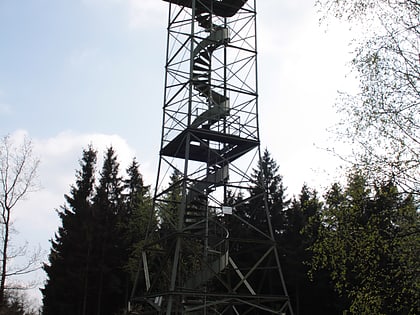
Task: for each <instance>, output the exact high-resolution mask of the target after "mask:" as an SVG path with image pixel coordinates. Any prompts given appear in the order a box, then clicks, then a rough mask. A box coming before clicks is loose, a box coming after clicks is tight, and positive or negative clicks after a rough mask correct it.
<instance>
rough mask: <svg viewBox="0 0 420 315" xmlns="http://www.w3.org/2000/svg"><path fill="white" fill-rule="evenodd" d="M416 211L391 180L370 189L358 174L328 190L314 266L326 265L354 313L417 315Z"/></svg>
mask: <svg viewBox="0 0 420 315" xmlns="http://www.w3.org/2000/svg"><path fill="white" fill-rule="evenodd" d="M418 225H419V220H418V213H417V210H416V207H415V204H414V202H413V199H412V198H411V196H404V195H401V194H399V193H398V190H397V188H396V186H395V185H394V184H393V183H388V184H385V185H380V186H378V187H376V188H374V190H373V191H371V189H369V187H368V185H367V183H366V179H365V178H364V177H363V176H361V175H360V174H357V173H356V174H352V175H351V176H350V177H349V182H348V185H347V187H345V188H341V187H340V186H339V185H338V184H334V185H333V186H332V188H331V189H330V190H329V191H328V193H327V195H326V205H325V208H324V210H323V213H322V224H321V225H320V226H319V230H318V233H319V235H318V238H317V240H316V241H315V243H314V244H313V246H312V247H311V249H312V251H313V253H314V256H313V259H312V271H316V270H327V271H328V272H329V273H330V276H331V278H332V280H333V282H334V285H335V288H336V290H337V291H338V292H339V293H340V294H341V295H343V296H344V297H346V298H347V299H348V300H349V301H350V304H349V307H348V311H349V312H350V313H352V314H416V312H417V301H418V292H419V291H418V290H419V279H418V270H419V266H418V261H417V259H418V257H419V241H420V239H419V236H418Z"/></svg>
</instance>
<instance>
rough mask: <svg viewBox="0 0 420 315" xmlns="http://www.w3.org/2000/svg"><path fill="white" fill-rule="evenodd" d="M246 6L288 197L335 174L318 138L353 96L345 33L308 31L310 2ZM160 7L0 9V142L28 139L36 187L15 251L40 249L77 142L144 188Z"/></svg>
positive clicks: (52, 2)
mask: <svg viewBox="0 0 420 315" xmlns="http://www.w3.org/2000/svg"><path fill="white" fill-rule="evenodd" d="M257 5H258V8H257V11H258V48H259V55H258V56H259V59H258V62H259V63H258V65H259V69H258V72H259V86H260V90H259V95H260V99H259V106H260V126H261V130H260V131H261V139H262V146H263V147H267V148H268V149H269V150H270V151H271V152H272V154H273V157H274V158H275V159H276V160H277V162H278V164H279V165H280V173H281V174H282V175H283V177H284V183H285V185H286V186H288V194H289V196H291V195H293V194H297V193H298V192H299V190H300V188H301V186H302V184H303V183H304V182H307V183H308V184H309V185H310V186H312V187H314V188H317V189H318V190H321V188H322V187H323V186H325V185H327V184H328V183H330V182H331V181H332V180H333V179H334V174H335V168H336V167H337V166H338V165H339V162H338V161H337V160H335V159H334V158H333V157H332V156H331V155H329V154H328V153H326V152H325V151H324V150H322V149H319V148H320V147H321V148H325V147H333V146H338V144H337V143H334V142H332V139H331V135H330V134H329V133H328V132H327V131H326V129H327V128H330V127H332V126H333V125H335V124H336V123H337V122H338V117H337V115H335V113H334V109H333V104H334V101H335V98H336V96H337V94H336V91H337V90H345V89H349V88H352V87H353V86H354V82H353V81H352V80H350V79H349V78H346V75H347V74H348V72H349V70H348V68H347V67H346V62H348V61H349V59H350V57H349V55H348V53H347V52H348V51H349V50H350V49H349V47H348V46H347V43H348V38H349V37H348V36H349V34H348V33H346V31H345V28H344V27H343V26H341V25H337V24H334V23H332V24H331V25H330V27H329V29H328V31H327V32H326V29H325V28H323V27H319V25H318V18H319V16H317V14H316V10H315V9H314V8H313V1H311V0H283V1H279V0H263V1H259V2H258V3H257ZM167 8H168V4H167V3H166V2H164V1H160V0H26V1H22V0H21V1H19V0H0V122H1V123H0V135H5V134H12V135H13V137H14V138H15V139H19V138H21V137H22V136H23V135H26V136H28V137H30V138H31V139H32V140H33V143H34V146H35V151H36V153H37V155H38V156H39V157H40V159H41V166H40V169H39V175H40V181H41V184H42V187H43V188H42V190H41V191H39V192H37V193H36V194H33V195H31V196H29V199H28V200H26V201H24V202H23V203H22V204H21V205H20V207H19V209H17V211H16V213H15V227H16V230H17V231H19V234H17V235H16V236H15V237H16V242H22V241H23V240H29V244H30V246H37V245H38V244H40V245H41V246H42V248H43V249H44V250H45V251H48V250H49V243H48V239H50V238H51V237H52V236H53V235H54V232H55V231H56V230H57V227H58V224H59V220H58V218H57V215H56V213H55V209H57V208H58V207H59V206H60V205H62V204H63V203H64V198H63V195H64V194H65V193H68V192H69V186H70V185H71V184H72V183H73V182H74V174H75V170H76V169H77V168H78V159H79V158H80V156H81V152H82V148H84V147H86V146H87V145H88V144H89V143H92V144H93V146H94V147H96V148H97V149H98V150H99V152H103V151H104V150H105V148H106V147H107V146H109V145H113V146H114V147H115V148H116V151H117V153H118V154H119V157H120V160H121V162H122V169H124V166H125V165H126V164H127V163H128V161H130V160H131V159H132V157H134V156H136V157H137V159H138V161H139V162H140V164H141V172H142V173H143V174H144V176H145V178H146V181H147V182H148V183H149V184H153V183H154V176H155V174H156V165H157V159H158V150H159V144H160V132H161V131H160V129H161V118H162V112H161V109H162V102H163V78H164V62H165V60H164V58H165V44H166V27H167V26H166V18H167ZM100 163H101V161H100V162H99V164H100ZM36 277H37V279H39V280H40V281H43V279H44V278H43V277H44V276H43V274H42V272H40V273H38V274H37V275H36ZM31 294H34V295H36V296H37V297H38V298H39V296H40V295H39V294H37V293H36V290H34V291H32V293H31Z"/></svg>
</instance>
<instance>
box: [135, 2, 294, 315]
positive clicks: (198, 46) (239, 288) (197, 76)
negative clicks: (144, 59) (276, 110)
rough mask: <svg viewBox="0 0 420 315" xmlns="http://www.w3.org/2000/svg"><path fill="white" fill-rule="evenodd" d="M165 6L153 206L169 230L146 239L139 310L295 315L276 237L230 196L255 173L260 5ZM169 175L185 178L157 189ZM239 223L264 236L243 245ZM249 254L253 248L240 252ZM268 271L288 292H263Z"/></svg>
mask: <svg viewBox="0 0 420 315" xmlns="http://www.w3.org/2000/svg"><path fill="white" fill-rule="evenodd" d="M163 1H165V2H168V3H169V11H170V14H169V19H168V43H167V57H166V67H165V68H166V78H165V81H166V83H165V100H164V119H163V128H162V130H163V131H162V142H161V149H160V162H159V171H158V176H157V182H156V187H157V188H156V191H155V196H154V207H153V209H154V213H155V214H154V215H156V218H157V220H158V221H159V220H160V221H161V224H162V226H163V224H166V225H165V232H161V231H160V230H153V231H150V232H149V234H148V237H147V239H146V241H145V245H144V247H143V251H142V259H141V261H140V267H139V275H138V279H140V280H139V282H142V283H143V284H144V289H140V290H139V292H141V293H140V294H138V293H137V290H138V287H139V286H140V284H138V283H136V284H135V285H134V288H133V292H132V298H131V305H130V309H131V314H167V315H171V314H188V315H201V314H229V315H230V314H234V315H237V314H287V315H289V314H291V315H292V314H293V312H292V310H291V307H290V302H289V299H288V297H287V292H286V290H285V287H284V280H283V278H282V274H281V268H280V266H279V259H278V254H277V252H276V245H275V242H274V236H273V231H272V230H271V228H270V226H267V229H266V230H264V231H261V229H260V228H257V227H254V226H252V224H251V223H249V222H247V220H246V217H241V216H240V215H238V214H236V213H235V205H234V204H233V205H232V204H230V203H229V200H228V199H229V198H228V197H227V196H228V192H229V191H233V190H237V191H242V190H243V191H247V190H249V187H250V184H251V183H250V179H249V177H248V175H247V174H246V172H247V171H248V170H249V167H248V168H247V169H246V170H242V168H243V166H242V165H243V164H241V161H243V160H246V159H247V156H249V154H252V155H253V156H254V157H255V156H257V157H258V155H259V144H260V142H259V132H258V115H257V106H256V105H257V96H258V94H257V84H256V80H255V79H251V83H247V82H246V80H247V77H248V75H249V73H252V72H255V73H256V61H255V60H256V49H255V43H254V42H253V41H256V35H249V34H250V33H251V34H252V33H253V32H254V33H255V27H252V25H254V23H255V17H256V12H255V0H252V1H251V0H163ZM252 2H253V3H252ZM246 30H248V33H247V34H245V35H243V36H242V35H241V33H242V32H245V31H246ZM248 42H250V43H248ZM241 54H243V56H242V55H241ZM233 56H236V57H233ZM238 56H239V57H238ZM242 163H243V162H242ZM163 165H166V167H167V169H166V170H165V171H163V169H164V167H163ZM168 172H172V173H174V174H177V178H178V180H176V181H175V182H172V183H171V184H170V186H169V188H167V189H165V190H163V191H159V190H158V187H159V180H160V179H161V178H164V177H165V175H162V173H164V174H167V173H168ZM162 181H163V180H162ZM178 193H179V198H175V199H171V201H168V199H167V196H168V195H170V194H172V195H175V196H178ZM162 204H164V205H165V206H162ZM238 206H239V205H238ZM156 209H157V210H156ZM162 209H166V210H162ZM167 209H171V210H170V211H169V210H167ZM164 211H166V212H168V213H166V214H163V212H164ZM154 215H152V216H151V218H153V216H154ZM267 218H268V213H267ZM268 221H269V219H268ZM268 225H270V223H268ZM232 226H236V227H238V226H240V227H242V228H243V229H246V230H249V231H253V232H254V233H259V234H260V235H262V237H260V238H259V239H257V240H252V239H246V240H241V239H238V238H237V236H235V235H232V233H231V231H230V229H231V227H232ZM161 230H163V229H162V228H161ZM251 234H252V233H251ZM253 246H255V250H256V252H255V253H253V252H252V250H253ZM242 248H248V249H247V250H248V251H249V250H251V252H249V253H247V252H245V254H244V253H241V254H240V255H239V254H238V253H240V250H241V249H242ZM233 252H235V253H236V254H235V253H233ZM259 253H261V254H259ZM247 255H248V256H249V257H251V258H249V259H248V257H246V256H247ZM258 255H260V256H258ZM243 257H245V258H246V259H245V260H247V261H251V263H249V264H244V262H243V261H241V260H243ZM152 269H153V272H151V270H152ZM276 270H277V271H276ZM257 271H258V272H259V273H258V274H257ZM268 271H272V272H274V273H272V274H273V278H276V277H277V278H278V282H279V283H280V286H282V288H283V289H284V294H282V295H274V294H271V293H270V292H269V291H268V289H266V288H264V286H265V283H264V281H267V279H266V278H267V276H266V275H267V274H268ZM276 272H277V274H276ZM260 275H264V276H262V278H261V279H260ZM277 278H276V279H277ZM273 281H276V280H273V279H269V282H273Z"/></svg>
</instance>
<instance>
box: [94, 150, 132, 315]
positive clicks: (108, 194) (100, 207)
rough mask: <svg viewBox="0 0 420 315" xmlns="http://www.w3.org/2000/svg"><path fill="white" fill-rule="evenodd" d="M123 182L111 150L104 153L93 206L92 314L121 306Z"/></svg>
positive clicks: (123, 300) (114, 154)
mask: <svg viewBox="0 0 420 315" xmlns="http://www.w3.org/2000/svg"><path fill="white" fill-rule="evenodd" d="M122 192H123V180H122V177H121V176H120V175H119V163H118V161H117V156H116V153H115V151H114V149H113V148H112V147H110V148H108V149H107V151H106V153H105V158H104V163H103V167H102V170H101V172H100V179H99V184H98V185H97V187H96V195H95V198H94V202H93V203H94V204H93V215H94V217H95V225H94V228H95V235H94V240H95V241H94V244H95V249H94V250H95V261H96V269H95V271H94V272H95V287H96V290H95V303H94V304H93V309H94V314H96V315H106V314H113V313H114V312H115V311H117V310H118V309H119V308H120V307H122V306H123V305H124V303H125V299H124V297H125V295H124V289H123V286H124V285H123V283H124V278H125V274H124V270H123V266H124V264H125V262H124V259H123V258H124V248H123V246H122V241H121V235H119V233H118V228H117V226H118V216H119V215H121V213H122V211H123V208H124V207H123V196H122Z"/></svg>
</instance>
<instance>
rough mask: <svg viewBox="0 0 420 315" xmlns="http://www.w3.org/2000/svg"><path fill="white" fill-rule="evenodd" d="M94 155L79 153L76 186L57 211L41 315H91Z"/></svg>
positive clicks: (94, 153) (91, 153) (45, 265)
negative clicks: (57, 224) (56, 226)
mask: <svg viewBox="0 0 420 315" xmlns="http://www.w3.org/2000/svg"><path fill="white" fill-rule="evenodd" d="M96 156H97V153H96V151H95V150H94V149H93V148H92V147H89V148H88V149H87V150H84V151H83V157H82V159H81V161H80V166H81V170H80V171H77V173H76V184H75V185H73V186H72V187H71V191H70V194H69V195H65V199H66V205H64V206H63V207H62V208H61V210H60V211H59V212H58V214H59V216H60V219H61V221H62V226H61V227H60V228H59V229H58V232H57V234H56V235H55V237H54V239H53V240H51V252H50V255H49V263H47V264H44V270H45V272H46V274H47V282H46V284H45V287H44V289H42V290H41V291H42V294H43V314H44V315H67V314H68V315H71V314H73V315H74V314H83V315H85V314H91V313H90V312H89V310H88V304H89V303H90V300H91V298H92V294H91V286H92V278H91V272H92V269H93V268H94V261H93V255H92V254H93V247H94V243H93V241H94V239H93V238H94V231H93V229H92V226H93V222H92V221H93V215H92V198H93V195H94V181H95V165H96Z"/></svg>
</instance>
